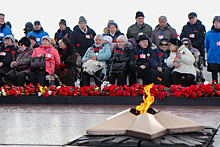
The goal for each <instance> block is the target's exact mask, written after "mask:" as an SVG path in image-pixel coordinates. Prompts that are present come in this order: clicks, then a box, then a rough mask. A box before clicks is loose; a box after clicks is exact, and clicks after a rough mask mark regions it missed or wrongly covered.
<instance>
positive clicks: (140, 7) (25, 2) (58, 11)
mask: <svg viewBox="0 0 220 147" xmlns="http://www.w3.org/2000/svg"><path fill="white" fill-rule="evenodd" d="M219 6H220V1H219V0H181V1H179V0H166V1H165V0H151V1H149V0H126V1H125V0H110V1H106V0H11V1H6V0H5V1H1V9H0V12H1V13H5V15H6V17H5V20H6V21H10V22H11V24H12V32H13V34H14V35H15V38H17V39H20V38H21V37H23V36H24V33H23V28H24V25H25V23H26V22H28V21H31V22H32V23H33V22H34V21H35V20H40V22H41V25H42V27H43V28H44V30H45V31H46V32H48V33H49V35H50V37H52V38H53V37H54V34H55V32H56V31H57V29H58V27H59V26H58V23H59V20H60V19H61V18H64V19H66V21H67V26H69V27H70V28H71V29H73V27H74V26H75V25H77V23H78V19H79V16H81V15H82V16H84V17H85V18H86V20H87V24H88V26H89V27H91V28H92V29H94V31H95V32H96V33H97V34H102V33H103V28H104V27H105V26H106V25H107V22H108V20H109V19H113V20H114V21H115V22H116V23H117V24H118V26H119V29H120V30H121V32H122V33H124V34H126V32H127V28H128V27H129V26H130V25H132V24H134V23H135V13H136V12H137V11H142V12H143V13H144V15H145V23H147V24H149V25H151V26H152V28H153V29H154V28H155V26H156V25H157V24H158V17H159V16H160V15H165V16H167V18H168V23H169V24H170V25H171V26H172V27H173V28H175V29H176V30H177V33H178V34H180V33H181V30H182V27H183V25H185V24H186V22H187V21H188V17H187V16H188V13H190V12H193V11H194V12H196V13H197V15H198V19H200V20H201V21H202V23H203V24H204V25H205V26H206V31H209V30H210V28H211V26H212V20H213V18H214V16H215V15H220V10H219Z"/></svg>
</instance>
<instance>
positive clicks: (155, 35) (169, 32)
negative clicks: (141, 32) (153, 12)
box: [151, 16, 177, 47]
mask: <svg viewBox="0 0 220 147" xmlns="http://www.w3.org/2000/svg"><path fill="white" fill-rule="evenodd" d="M158 22H159V24H158V25H157V26H156V27H155V29H154V30H153V32H152V34H151V39H152V43H154V44H155V45H156V46H158V47H159V46H160V40H161V39H163V38H167V39H171V38H174V36H175V35H176V34H177V33H176V30H175V29H174V28H172V27H171V26H170V25H169V24H168V23H167V17H166V16H160V17H159V19H158Z"/></svg>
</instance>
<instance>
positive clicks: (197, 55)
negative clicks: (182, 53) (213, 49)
mask: <svg viewBox="0 0 220 147" xmlns="http://www.w3.org/2000/svg"><path fill="white" fill-rule="evenodd" d="M181 42H182V44H183V45H185V47H186V48H188V49H189V51H190V52H191V53H192V54H193V56H194V58H195V63H194V67H195V68H196V80H197V81H198V82H202V81H203V80H204V79H203V75H202V69H203V65H202V60H201V59H200V52H199V50H198V49H196V48H193V47H192V43H191V41H190V40H189V39H188V38H183V39H182V40H181ZM203 82H204V81H203Z"/></svg>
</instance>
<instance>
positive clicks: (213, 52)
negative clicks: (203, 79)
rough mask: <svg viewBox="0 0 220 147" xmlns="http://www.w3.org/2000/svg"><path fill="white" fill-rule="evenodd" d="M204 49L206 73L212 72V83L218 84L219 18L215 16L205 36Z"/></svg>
mask: <svg viewBox="0 0 220 147" xmlns="http://www.w3.org/2000/svg"><path fill="white" fill-rule="evenodd" d="M205 48H206V49H207V52H208V55H207V62H208V71H210V72H212V81H214V80H215V81H216V82H217V83H218V72H220V16H215V17H214V19H213V25H212V28H211V30H210V31H208V32H207V33H206V35H205Z"/></svg>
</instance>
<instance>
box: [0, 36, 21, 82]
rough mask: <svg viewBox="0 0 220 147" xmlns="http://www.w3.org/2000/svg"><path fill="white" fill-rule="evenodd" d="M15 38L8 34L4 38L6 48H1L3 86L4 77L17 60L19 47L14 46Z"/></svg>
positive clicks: (0, 69) (0, 61)
mask: <svg viewBox="0 0 220 147" xmlns="http://www.w3.org/2000/svg"><path fill="white" fill-rule="evenodd" d="M14 43H15V38H14V37H13V36H12V35H7V36H5V38H4V45H5V47H6V48H0V86H3V85H4V83H3V82H2V77H4V76H6V74H7V73H8V72H9V71H10V70H11V67H10V64H11V62H12V61H14V60H15V55H16V51H17V48H16V47H15V46H14Z"/></svg>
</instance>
